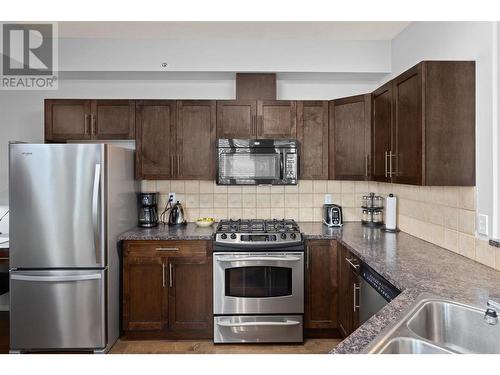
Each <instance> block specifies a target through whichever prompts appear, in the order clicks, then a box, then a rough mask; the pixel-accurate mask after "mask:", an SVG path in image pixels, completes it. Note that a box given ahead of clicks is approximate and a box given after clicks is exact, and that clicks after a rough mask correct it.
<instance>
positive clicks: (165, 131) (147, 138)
mask: <svg viewBox="0 0 500 375" xmlns="http://www.w3.org/2000/svg"><path fill="white" fill-rule="evenodd" d="M174 124H175V101H173V100H143V101H139V102H137V105H136V127H137V129H136V133H137V134H136V154H135V157H136V177H137V178H138V179H145V180H147V179H151V180H154V179H159V180H162V179H164V180H166V179H171V178H172V177H173V172H174V159H173V153H172V147H173V146H174V142H173V141H172V128H173V127H174Z"/></svg>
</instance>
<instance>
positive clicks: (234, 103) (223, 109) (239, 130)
mask: <svg viewBox="0 0 500 375" xmlns="http://www.w3.org/2000/svg"><path fill="white" fill-rule="evenodd" d="M256 116H257V102H256V101H255V100H219V101H217V138H255V137H256V136H257V126H256V125H257V117H256Z"/></svg>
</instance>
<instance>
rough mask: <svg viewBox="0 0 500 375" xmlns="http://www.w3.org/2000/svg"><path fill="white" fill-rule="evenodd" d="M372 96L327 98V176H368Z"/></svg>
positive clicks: (342, 177)
mask: <svg viewBox="0 0 500 375" xmlns="http://www.w3.org/2000/svg"><path fill="white" fill-rule="evenodd" d="M370 142H371V96H370V95H358V96H352V97H349V98H342V99H337V100H332V101H331V102H330V160H331V161H332V162H331V164H330V178H332V179H335V180H367V179H369V178H370V174H371V167H370V149H371V147H370Z"/></svg>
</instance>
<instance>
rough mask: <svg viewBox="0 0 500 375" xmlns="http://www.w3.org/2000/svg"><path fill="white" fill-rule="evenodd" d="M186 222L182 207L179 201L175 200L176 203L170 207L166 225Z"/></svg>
mask: <svg viewBox="0 0 500 375" xmlns="http://www.w3.org/2000/svg"><path fill="white" fill-rule="evenodd" d="M181 224H186V216H185V215H184V208H183V207H182V204H181V202H179V201H177V203H176V204H174V205H173V206H172V208H170V214H169V215H168V225H181Z"/></svg>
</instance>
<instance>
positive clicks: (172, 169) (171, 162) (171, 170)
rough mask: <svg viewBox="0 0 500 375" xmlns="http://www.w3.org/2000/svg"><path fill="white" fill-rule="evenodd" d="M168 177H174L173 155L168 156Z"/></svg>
mask: <svg viewBox="0 0 500 375" xmlns="http://www.w3.org/2000/svg"><path fill="white" fill-rule="evenodd" d="M170 176H171V177H174V155H170Z"/></svg>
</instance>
